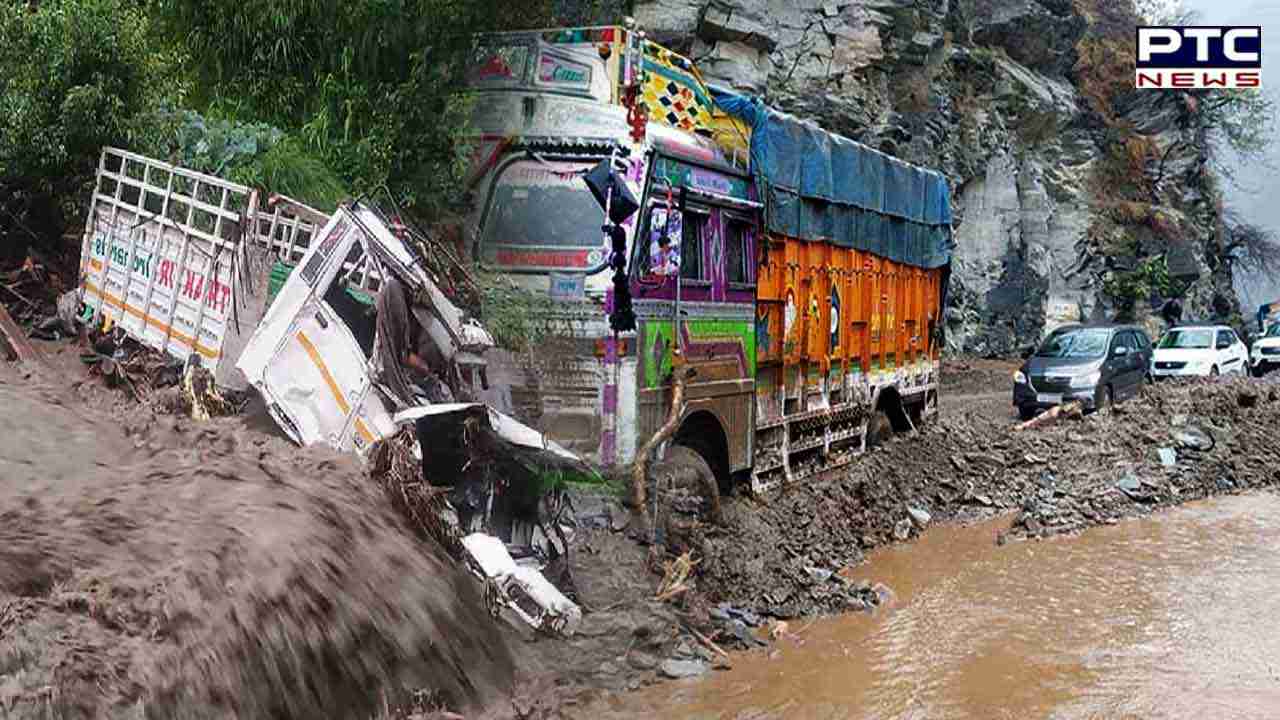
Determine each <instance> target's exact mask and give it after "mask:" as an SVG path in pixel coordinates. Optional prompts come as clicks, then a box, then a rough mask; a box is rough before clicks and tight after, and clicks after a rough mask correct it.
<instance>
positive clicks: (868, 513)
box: [568, 361, 1280, 689]
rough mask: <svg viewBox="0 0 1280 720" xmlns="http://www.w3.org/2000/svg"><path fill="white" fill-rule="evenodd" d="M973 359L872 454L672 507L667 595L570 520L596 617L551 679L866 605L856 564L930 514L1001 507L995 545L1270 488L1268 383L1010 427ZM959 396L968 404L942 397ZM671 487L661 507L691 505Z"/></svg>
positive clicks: (1191, 388) (612, 685)
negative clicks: (902, 432) (680, 569)
mask: <svg viewBox="0 0 1280 720" xmlns="http://www.w3.org/2000/svg"><path fill="white" fill-rule="evenodd" d="M982 362H983V363H984V365H983V367H982V371H980V374H981V376H983V377H982V378H981V379H980V380H978V381H975V380H974V378H973V376H972V375H955V374H953V375H951V376H950V377H951V378H955V379H957V380H959V381H960V382H962V383H965V384H964V385H962V387H963V389H964V390H966V391H967V392H968V395H967V396H966V395H959V394H956V395H951V396H950V397H948V396H947V395H945V394H944V401H943V402H944V405H946V404H950V405H952V407H953V408H957V409H953V410H952V411H951V412H944V413H943V415H942V417H940V418H939V419H938V420H937V421H936V422H935V423H933V424H931V425H929V426H926V427H924V428H922V429H921V430H920V432H919V433H918V434H917V435H915V436H899V437H898V438H897V439H895V440H894V441H893V442H891V443H890V444H889V445H887V446H886V447H884V448H881V449H878V450H875V451H872V452H871V453H870V454H868V455H867V456H866V457H864V458H862V459H861V460H860V461H859V462H858V463H857V464H856V465H855V466H854V469H853V470H852V471H851V472H850V473H849V474H848V475H847V476H845V477H842V478H839V479H836V480H831V481H827V482H823V483H816V484H808V485H802V486H799V487H794V488H788V489H786V490H783V491H781V492H779V493H777V494H775V495H773V496H771V497H768V498H765V499H763V500H758V499H752V498H745V497H736V498H730V499H726V500H725V502H724V514H725V524H724V525H723V526H712V525H708V524H705V523H703V524H698V516H697V513H696V512H685V513H679V512H676V513H675V514H676V515H678V516H679V517H680V519H681V520H683V521H684V522H685V523H693V524H695V525H696V528H695V529H694V530H692V531H689V532H684V533H681V534H679V535H677V536H673V537H670V538H669V539H668V540H669V545H670V547H669V548H668V551H667V554H666V556H665V558H664V559H665V560H667V561H670V560H671V559H672V558H673V557H675V556H676V555H677V554H679V553H683V552H689V553H690V557H691V558H692V559H693V560H694V561H695V562H696V563H697V564H696V566H695V568H694V571H693V572H692V574H691V577H690V579H689V580H688V581H687V585H688V588H689V589H688V590H686V591H684V592H682V593H680V594H679V595H678V596H676V597H673V598H672V599H671V601H669V602H666V603H660V602H657V601H655V600H653V598H654V596H655V595H656V594H657V588H658V586H659V584H660V581H661V579H662V578H661V573H660V572H655V571H653V570H652V569H650V568H649V567H647V566H646V563H645V554H646V551H645V550H643V549H641V548H639V547H637V546H635V545H634V543H631V542H630V541H629V540H626V539H625V537H624V536H623V535H621V534H619V533H615V532H611V531H610V530H607V529H595V530H589V531H586V532H584V533H583V534H582V535H581V536H580V541H581V546H580V547H581V548H582V549H581V551H580V552H578V553H576V555H575V577H578V578H580V579H581V580H583V581H584V584H583V598H584V602H585V603H586V604H587V606H588V607H594V608H595V609H596V610H597V612H596V613H595V614H594V615H589V616H588V617H591V618H594V622H598V623H601V625H600V627H601V628H602V631H601V633H600V634H599V635H598V636H596V637H594V638H593V639H592V640H591V641H590V643H591V644H592V647H591V648H589V649H584V648H582V647H576V648H575V649H576V650H577V651H578V652H576V653H573V654H574V655H575V656H576V664H574V662H573V661H570V664H569V667H570V668H571V669H570V671H569V673H568V676H569V677H571V678H572V680H573V681H574V682H580V683H582V684H584V685H586V686H590V687H602V688H608V689H623V688H635V687H637V686H639V685H644V684H649V683H652V682H656V681H660V680H662V679H664V678H669V677H672V676H678V675H683V674H694V675H696V674H701V673H703V672H709V671H710V670H711V669H712V668H714V667H716V666H717V665H719V666H725V665H730V664H732V662H733V661H734V659H733V656H732V654H730V655H729V656H728V657H725V656H722V655H721V654H720V653H718V652H717V650H716V648H720V649H727V650H729V651H732V650H745V649H750V648H752V647H754V646H757V645H759V644H764V643H765V642H767V641H768V639H769V638H770V635H771V633H776V632H777V629H778V628H780V627H786V625H792V626H794V625H795V623H796V620H797V619H798V618H805V617H809V616H815V615H828V614H834V613H843V612H849V611H860V610H869V609H873V608H874V606H875V605H876V604H877V601H878V597H879V594H880V593H883V592H884V591H885V590H886V589H885V588H876V587H875V586H876V584H877V583H878V582H879V581H880V580H881V579H880V578H876V577H874V576H871V575H869V574H868V573H867V572H866V571H865V570H864V569H863V568H862V567H861V564H862V562H863V560H864V559H865V557H866V555H867V554H868V553H869V552H871V551H872V550H875V549H877V548H882V547H886V546H891V545H896V544H902V543H907V542H911V541H912V540H914V539H915V538H916V537H918V536H919V535H920V533H921V532H922V531H923V530H924V529H926V528H928V527H931V526H934V525H938V524H940V523H948V524H955V523H960V524H969V523H974V522H980V521H984V520H987V519H990V518H993V517H996V516H1007V517H1009V518H1010V520H1011V523H1010V524H1009V526H1008V527H1007V528H1006V529H1004V530H1002V532H1001V533H1000V534H999V535H998V536H996V535H993V536H992V537H991V541H992V542H993V543H997V542H999V543H1004V542H1008V541H1010V540H1026V539H1039V538H1047V537H1050V536H1052V535H1058V534H1064V533H1073V532H1078V531H1081V530H1084V529H1086V528H1088V527H1091V526H1097V525H1108V524H1115V523H1117V522H1120V521H1121V520H1123V519H1125V518H1134V517H1141V516H1145V515H1149V514H1151V513H1153V512H1156V511H1158V510H1159V509H1161V508H1167V507H1170V506H1173V505H1179V504H1182V503H1186V502H1189V501H1192V500H1197V499H1201V498H1205V497H1210V496H1214V495H1222V494H1231V493H1239V492H1244V491H1248V490H1251V489H1256V488H1263V487H1272V486H1276V485H1280V468H1277V467H1276V466H1275V464H1274V462H1272V461H1271V459H1270V456H1269V453H1270V452H1271V449H1270V448H1271V447H1272V445H1271V442H1272V439H1271V438H1272V437H1273V433H1274V431H1273V429H1274V428H1275V427H1280V385H1277V384H1276V383H1274V382H1272V381H1263V382H1259V381H1255V380H1245V379H1219V380H1216V381H1208V380H1205V381H1191V382H1188V383H1179V384H1176V385H1175V384H1160V385H1158V386H1155V387H1151V388H1148V389H1147V390H1146V391H1145V392H1144V394H1143V395H1142V396H1141V397H1139V398H1135V399H1133V400H1131V401H1129V402H1127V403H1123V404H1121V405H1119V406H1117V408H1116V409H1115V410H1113V411H1110V412H1103V413H1096V414H1092V415H1089V416H1085V417H1082V418H1062V419H1060V420H1058V421H1057V422H1056V423H1052V424H1048V425H1045V426H1043V427H1040V428H1034V429H1029V430H1024V431H1016V430H1015V429H1014V428H1015V427H1016V425H1017V424H1018V423H1017V422H1016V420H1015V419H1014V417H1013V415H1012V412H1011V411H1010V410H1009V405H1008V384H1009V382H1010V378H1011V375H1012V369H1013V367H1014V364H1012V363H1003V367H999V366H998V365H1000V363H994V362H991V361H982ZM947 380H948V378H944V382H945V381H947ZM997 383H998V384H999V385H1003V386H1004V390H1003V395H1002V394H1001V392H1002V391H1001V389H1000V388H999V385H997ZM945 390H946V388H944V391H945ZM966 397H970V398H975V399H976V401H977V402H976V403H974V404H975V405H976V406H977V407H978V408H979V409H978V410H976V411H975V410H973V409H972V408H970V409H969V410H968V411H962V410H960V409H958V408H962V407H965V405H966V399H965V398H966ZM1000 397H1003V398H1004V399H1003V401H1000V400H999V398H1000ZM1001 414H1003V415H1004V417H1003V418H1001V417H1000V415H1001ZM1170 451H1171V452H1172V453H1173V455H1172V464H1171V465H1167V464H1166V463H1167V462H1168V461H1169V459H1170V458H1169V453H1170ZM1162 454H1163V455H1164V456H1165V457H1164V458H1163V459H1162ZM683 500H684V502H682V503H676V504H674V505H673V508H680V507H683V508H685V509H686V510H689V509H694V510H696V509H697V508H698V505H697V502H696V500H693V499H692V498H683ZM614 512H619V511H617V510H615V511H614ZM616 517H617V516H616V515H615V518H616ZM603 522H604V521H603V518H602V522H601V523H600V524H603ZM597 560H603V561H604V562H597ZM597 577H598V578H599V579H598V580H597V579H596V578H597ZM596 588H604V589H605V590H604V591H602V592H601V591H597V590H596ZM877 590H879V593H878V592H876V591H877ZM887 590H889V591H891V590H892V588H888V589H887ZM602 608H603V611H601V609H602ZM806 622H807V621H806ZM779 623H782V624H779ZM784 632H785V630H784ZM703 639H706V640H710V641H711V644H712V645H714V647H712V646H710V645H708V644H707V643H704V642H702V640H703ZM570 647H574V646H573V645H570ZM584 650H585V652H584ZM668 660H669V661H672V662H671V663H670V667H664V662H665V661H668ZM668 670H671V671H673V672H667V671H668Z"/></svg>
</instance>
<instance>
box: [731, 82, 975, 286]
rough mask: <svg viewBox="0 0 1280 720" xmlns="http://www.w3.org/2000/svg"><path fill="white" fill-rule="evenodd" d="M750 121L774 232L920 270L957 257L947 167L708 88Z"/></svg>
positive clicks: (754, 159) (755, 164) (755, 167)
mask: <svg viewBox="0 0 1280 720" xmlns="http://www.w3.org/2000/svg"><path fill="white" fill-rule="evenodd" d="M710 90H711V93H712V95H713V97H714V98H715V101H716V104H717V105H719V106H720V108H721V109H722V110H724V111H725V112H726V113H728V114H730V115H732V116H734V117H736V118H738V119H739V120H741V121H742V122H744V123H746V124H747V125H750V126H751V171H752V173H753V174H754V175H755V177H756V179H757V182H758V183H759V185H760V187H761V190H762V192H761V194H762V196H763V197H764V198H765V203H766V212H765V217H766V223H767V225H768V228H769V230H770V231H772V232H776V233H780V234H783V235H787V236H790V237H795V238H800V239H802V240H812V241H824V242H831V243H833V244H836V245H840V246H843V247H852V248H857V249H859V250H869V251H871V252H874V253H876V254H877V255H881V256H883V257H887V258H889V259H890V260H893V261H895V262H901V263H906V264H908V265H915V266H916V267H922V268H936V267H942V266H943V265H946V264H947V263H949V262H950V261H951V195H950V190H949V188H948V186H947V180H946V178H945V177H943V176H942V174H941V173H938V172H935V171H933V170H926V169H925V168H921V167H917V166H915V165H911V164H909V163H905V162H903V161H901V160H898V159H896V158H893V157H890V156H888V155H885V154H884V153H881V152H878V151H876V150H873V149H871V148H869V147H867V146H865V145H862V144H860V143H856V142H854V141H852V140H849V139H848V138H844V137H841V136H839V135H836V134H834V133H830V132H827V131H826V130H823V129H822V128H820V127H818V125H817V124H815V123H814V122H812V121H806V120H800V119H798V118H795V117H792V116H791V115H787V114H786V113H783V112H779V111H777V110H774V109H773V108H770V107H767V106H766V105H765V104H764V103H763V102H761V101H760V100H759V99H758V98H752V97H746V96H743V95H737V94H734V93H730V92H727V91H725V90H722V89H720V88H716V87H711V88H710Z"/></svg>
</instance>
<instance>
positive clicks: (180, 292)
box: [80, 148, 269, 388]
mask: <svg viewBox="0 0 1280 720" xmlns="http://www.w3.org/2000/svg"><path fill="white" fill-rule="evenodd" d="M257 199H258V196H257V193H254V192H252V191H251V190H250V189H249V188H247V187H244V186H242V185H237V184H235V183H231V182H227V181H226V180H222V179H220V178H216V177H212V176H209V175H203V174H201V173H197V172H193V171H190V170H186V169H184V168H180V167H176V166H174V165H169V164H168V163H163V162H160V161H158V160H153V159H150V158H146V157H143V156H141V155H135V154H133V153H130V152H126V151H124V150H117V149H115V148H106V149H104V150H103V152H102V159H101V161H100V163H99V166H98V175H97V181H96V184H95V187H94V192H93V196H92V200H91V203H90V207H89V219H88V222H86V223H85V232H84V245H83V248H82V251H81V261H80V262H81V264H80V295H81V300H82V301H83V302H84V303H85V304H86V305H88V306H89V307H90V308H92V310H93V313H94V318H95V320H98V321H108V322H110V323H113V324H115V325H118V326H120V327H121V328H123V329H124V330H125V331H126V332H127V333H128V334H129V335H131V336H133V337H134V338H135V339H137V340H139V341H140V342H142V343H143V344H145V345H147V346H149V347H152V348H155V349H156V350H159V351H161V352H166V353H169V354H171V355H173V356H175V357H177V358H179V359H181V360H184V361H185V360H186V359H187V358H188V357H190V356H191V355H192V354H193V353H194V354H197V355H199V356H200V357H201V360H202V363H203V365H204V366H205V367H207V368H209V369H210V370H211V371H212V372H213V374H214V377H215V379H216V380H217V382H218V384H220V385H223V386H228V387H237V388H242V387H244V382H243V380H242V379H241V378H239V377H237V376H236V375H235V374H234V372H233V367H232V366H233V365H234V360H235V356H236V354H237V353H238V352H239V349H240V348H241V347H242V346H243V344H244V342H245V341H246V340H247V339H248V337H249V335H250V334H251V333H252V332H253V330H254V328H255V327H257V324H258V320H259V319H260V318H261V317H262V313H263V311H264V310H265V306H266V297H267V275H266V274H267V273H268V272H269V267H268V264H267V262H266V260H267V255H268V252H267V248H266V247H265V246H264V245H261V244H259V245H258V246H257V247H254V246H253V245H254V244H253V243H250V242H245V238H246V237H249V236H251V234H252V233H249V232H246V231H247V230H248V229H249V228H250V226H251V224H252V223H253V221H254V218H255V217H256V215H257V212H258V208H257Z"/></svg>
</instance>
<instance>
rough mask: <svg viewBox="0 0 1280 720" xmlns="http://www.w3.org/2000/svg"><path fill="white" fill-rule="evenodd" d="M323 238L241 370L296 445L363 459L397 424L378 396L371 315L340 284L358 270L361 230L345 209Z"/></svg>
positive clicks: (264, 324) (272, 312)
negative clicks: (348, 453) (346, 272)
mask: <svg viewBox="0 0 1280 720" xmlns="http://www.w3.org/2000/svg"><path fill="white" fill-rule="evenodd" d="M321 237H322V238H323V239H322V240H321V241H320V243H319V244H318V245H317V246H316V247H314V248H312V249H310V250H308V252H307V253H306V254H305V255H304V256H303V258H302V261H301V263H300V264H299V266H298V268H297V269H296V270H295V271H294V272H293V273H292V274H291V275H290V276H289V279H288V280H287V281H286V282H285V284H284V286H283V287H282V288H281V289H280V293H279V295H278V296H277V297H276V300H275V302H274V303H272V305H271V308H270V310H268V312H267V316H266V318H265V319H264V320H263V322H262V325H261V327H260V328H259V330H258V332H257V333H255V335H254V337H253V339H252V340H250V342H249V344H248V346H246V348H245V351H244V354H243V355H242V359H241V362H240V365H239V367H240V368H241V370H242V371H243V372H244V373H245V375H246V376H247V377H248V378H249V380H250V382H252V383H253V384H254V385H255V386H256V387H257V388H258V390H259V391H260V392H261V393H262V395H263V397H264V398H265V399H266V401H267V406H268V409H269V410H270V412H271V414H272V415H273V416H274V417H275V419H276V420H277V421H278V422H279V423H280V425H281V426H282V427H284V428H285V429H286V430H287V431H288V433H289V434H290V435H291V436H292V437H293V439H294V440H295V441H296V442H299V443H301V444H303V445H311V444H315V443H323V444H325V445H329V446H330V447H334V448H337V449H339V450H346V451H350V450H355V451H357V452H363V451H364V450H366V449H367V448H368V447H369V446H371V445H372V444H373V442H374V441H375V440H377V439H379V438H381V437H385V436H387V435H389V434H391V433H392V432H394V428H395V425H394V422H393V421H392V418H391V416H390V413H389V412H388V411H387V409H386V407H385V406H384V405H383V403H382V399H381V397H380V396H378V395H377V394H376V393H374V392H372V382H371V378H370V372H369V357H370V355H371V354H372V350H373V342H372V334H371V333H370V332H365V331H364V330H366V329H369V327H370V325H371V324H372V323H373V322H374V316H373V313H372V308H368V309H367V310H361V309H360V308H359V307H358V306H359V304H360V303H359V302H358V301H355V300H353V299H352V297H351V296H350V294H349V293H348V291H347V288H346V286H345V283H344V282H342V281H341V279H340V273H341V272H342V271H343V270H344V269H351V268H353V267H356V266H357V265H358V264H359V263H358V260H359V258H356V260H352V259H351V256H353V255H359V254H360V253H361V252H362V245H361V242H360V239H361V231H360V230H359V229H358V228H357V227H356V225H355V224H354V223H352V222H351V221H350V219H349V218H348V217H347V216H346V212H345V210H339V211H338V212H337V213H336V214H335V215H334V218H333V219H332V220H331V221H330V224H329V226H328V227H327V228H326V229H325V231H324V233H322V236H321ZM344 261H345V262H344ZM335 305H337V307H335ZM357 335H359V336H361V337H363V338H365V342H364V343H361V342H360V341H358V340H357Z"/></svg>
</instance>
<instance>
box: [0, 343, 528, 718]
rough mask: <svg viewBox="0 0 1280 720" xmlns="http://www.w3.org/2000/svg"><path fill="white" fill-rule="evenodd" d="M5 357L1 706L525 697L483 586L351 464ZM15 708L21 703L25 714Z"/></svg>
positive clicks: (255, 705)
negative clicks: (70, 392)
mask: <svg viewBox="0 0 1280 720" xmlns="http://www.w3.org/2000/svg"><path fill="white" fill-rule="evenodd" d="M12 372H13V371H12V369H11V368H0V407H3V408H4V412H3V413H2V414H0V478H2V481H0V716H5V717H50V718H54V717H56V718H90V717H93V718H99V717H131V718H132V717H140V716H142V715H140V713H139V711H140V710H141V711H142V712H143V713H145V716H146V717H151V718H166V717H183V718H206V717H272V718H321V717H334V718H358V717H368V716H370V715H372V714H374V713H375V712H377V711H379V710H381V708H382V707H383V703H384V698H385V702H386V703H388V704H390V705H392V706H393V707H394V705H395V704H396V703H397V702H398V701H402V700H403V699H405V697H406V695H407V693H408V692H409V691H412V690H416V689H419V688H428V689H432V690H435V691H438V692H439V693H440V695H439V697H440V699H441V700H443V701H444V702H446V703H447V704H448V705H450V706H452V707H455V708H460V709H462V708H475V707H477V706H480V705H482V704H486V703H487V702H488V701H490V700H492V699H494V698H496V697H499V696H502V695H505V694H506V693H508V692H509V691H510V686H511V682H512V676H513V672H514V661H513V658H512V656H511V652H510V650H509V649H508V648H507V646H506V644H505V641H504V639H503V637H502V635H501V634H500V633H499V631H498V630H497V628H496V627H495V625H494V623H493V621H492V620H490V618H489V617H488V615H487V614H486V613H485V611H484V603H483V600H482V598H481V597H480V595H479V591H478V590H477V588H476V586H475V584H474V583H473V582H472V581H470V580H469V579H467V578H465V577H463V576H461V575H460V574H459V573H460V571H458V570H456V569H455V568H454V567H453V566H451V565H449V564H448V563H447V562H446V561H445V560H444V558H443V556H442V555H435V554H432V551H431V550H430V549H424V546H423V545H421V544H420V543H418V542H417V541H416V540H414V539H413V538H412V537H411V536H410V535H409V534H408V533H407V532H406V531H404V530H403V529H402V527H401V525H400V524H399V522H398V520H397V519H396V518H395V517H394V516H393V514H392V511H391V510H390V508H389V506H388V505H387V504H386V502H385V501H384V500H383V498H382V497H381V495H379V494H378V492H377V491H376V490H375V489H373V486H372V485H370V484H369V483H368V482H367V481H365V480H364V479H363V478H362V476H361V473H360V470H359V468H358V467H357V466H356V465H355V463H354V462H353V461H352V460H351V459H348V458H345V457H341V456H338V455H331V454H326V453H323V452H316V451H300V450H296V449H294V448H293V447H291V446H289V445H288V444H287V443H286V442H285V441H283V440H280V439H276V438H272V437H269V436H266V435H263V434H260V433H255V432H253V431H251V430H249V429H247V428H246V427H245V426H244V424H243V422H242V421H240V420H229V421H224V422H221V423H219V422H215V423H212V424H203V425H197V424H195V423H192V422H191V421H183V420H175V419H173V418H169V417H164V416H159V417H157V416H154V415H151V414H150V413H149V411H147V410H146V409H142V408H139V409H136V410H135V411H134V412H135V413H136V416H130V417H124V418H122V417H118V416H117V417H109V416H106V415H103V414H99V413H97V412H95V411H92V410H89V409H87V408H84V407H83V406H81V405H80V403H79V402H76V401H70V400H66V399H64V398H65V395H64V394H63V391H62V390H57V391H55V390H52V389H49V388H43V389H33V388H32V387H29V386H28V385H27V384H26V383H25V381H22V380H20V379H18V378H16V377H14V376H13V375H12ZM6 711H7V712H6Z"/></svg>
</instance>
